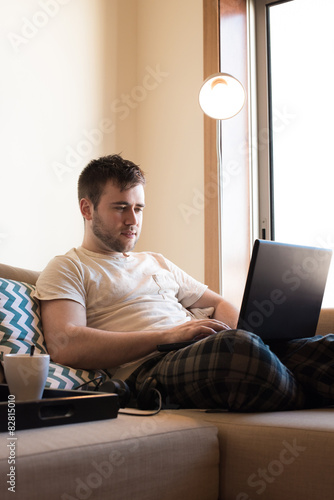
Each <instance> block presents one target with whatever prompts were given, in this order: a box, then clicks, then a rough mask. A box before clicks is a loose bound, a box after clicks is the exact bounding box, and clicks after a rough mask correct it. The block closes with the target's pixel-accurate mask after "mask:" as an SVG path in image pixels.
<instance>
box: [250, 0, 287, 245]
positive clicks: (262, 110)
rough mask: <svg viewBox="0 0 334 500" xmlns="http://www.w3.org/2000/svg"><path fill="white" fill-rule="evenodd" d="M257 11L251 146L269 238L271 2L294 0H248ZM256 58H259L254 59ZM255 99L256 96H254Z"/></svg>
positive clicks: (262, 231) (261, 233)
mask: <svg viewBox="0 0 334 500" xmlns="http://www.w3.org/2000/svg"><path fill="white" fill-rule="evenodd" d="M248 1H249V4H250V6H251V7H250V8H251V9H252V10H253V12H254V15H253V17H252V18H250V19H249V23H250V28H249V29H250V32H251V37H252V38H253V39H255V40H256V42H255V45H254V47H253V50H252V57H251V59H252V60H253V61H254V64H253V71H254V74H255V75H256V76H255V79H256V82H255V85H254V87H255V89H254V91H255V92H256V95H257V96H261V99H259V98H257V99H256V104H255V106H254V107H255V109H256V110H255V113H256V121H257V126H256V130H257V132H256V136H253V137H252V139H251V140H252V150H256V152H257V158H256V160H255V162H256V164H257V169H256V170H257V185H258V193H257V202H256V203H257V206H253V211H254V213H256V212H257V213H258V231H257V237H259V238H262V239H267V240H274V239H275V225H274V213H273V206H274V199H273V196H274V190H273V184H272V182H273V172H272V168H273V161H272V158H273V149H272V133H271V123H272V109H271V100H270V95H271V80H270V52H269V50H268V49H269V37H268V33H269V31H268V30H269V26H268V6H269V5H279V4H282V3H287V2H291V1H294V0H248ZM255 61H256V62H255ZM254 100H255V99H254Z"/></svg>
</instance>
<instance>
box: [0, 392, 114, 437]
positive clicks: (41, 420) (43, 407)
mask: <svg viewBox="0 0 334 500" xmlns="http://www.w3.org/2000/svg"><path fill="white" fill-rule="evenodd" d="M8 396H9V390H8V386H7V384H0V432H6V431H9V429H11V430H13V427H14V430H22V429H34V428H36V427H50V426H52V425H62V424H74V423H78V422H89V421H91V420H104V419H107V418H116V417H117V414H118V410H119V401H118V395H117V394H109V393H98V392H89V391H67V390H63V389H44V392H43V398H42V399H37V400H34V401H21V402H16V401H15V400H13V399H9V398H8ZM12 402H15V407H14V405H13V404H12ZM13 410H14V411H13ZM11 435H13V434H11Z"/></svg>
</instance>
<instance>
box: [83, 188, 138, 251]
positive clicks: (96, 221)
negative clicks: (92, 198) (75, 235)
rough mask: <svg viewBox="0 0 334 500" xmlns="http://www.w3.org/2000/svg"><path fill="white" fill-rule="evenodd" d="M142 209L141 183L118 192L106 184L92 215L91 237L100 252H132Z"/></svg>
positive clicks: (118, 189) (117, 189)
mask: <svg viewBox="0 0 334 500" xmlns="http://www.w3.org/2000/svg"><path fill="white" fill-rule="evenodd" d="M144 206H145V196H144V187H143V186H142V184H137V185H136V186H134V187H132V188H129V189H126V190H124V191H121V190H120V188H119V187H118V186H117V185H116V184H114V183H113V182H112V181H110V182H108V183H107V184H106V186H105V188H104V191H103V193H102V195H101V198H100V202H99V204H98V207H97V209H96V210H94V209H93V213H92V224H91V229H92V233H93V235H92V237H93V239H94V245H95V246H96V249H97V250H98V251H100V252H103V253H104V252H110V251H111V252H122V253H126V252H129V251H131V250H132V249H133V248H134V246H135V244H136V243H137V240H138V238H139V236H140V232H141V226H142V217H143V209H144Z"/></svg>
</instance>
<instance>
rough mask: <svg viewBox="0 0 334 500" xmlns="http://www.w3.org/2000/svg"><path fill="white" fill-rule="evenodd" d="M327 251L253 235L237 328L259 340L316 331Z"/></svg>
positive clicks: (307, 334) (325, 271)
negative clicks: (256, 336)
mask: <svg viewBox="0 0 334 500" xmlns="http://www.w3.org/2000/svg"><path fill="white" fill-rule="evenodd" d="M331 255H332V251H331V250H328V249H324V248H316V247H306V246H299V245H289V244H285V243H278V242H275V241H268V240H256V241H255V243H254V247H253V252H252V258H251V262H250V265H249V271H248V276H247V281H246V286H245V291H244V296H243V300H242V304H241V309H240V316H239V322H238V328H240V329H243V330H247V331H250V332H253V333H255V334H257V335H259V336H260V337H261V338H262V339H263V340H268V341H269V340H272V341H280V340H289V339H293V338H303V337H311V336H313V335H314V334H315V332H316V328H317V323H318V319H319V314H320V309H321V303H322V299H323V294H324V290H325V285H326V280H327V275H328V270H329V265H330V261H331Z"/></svg>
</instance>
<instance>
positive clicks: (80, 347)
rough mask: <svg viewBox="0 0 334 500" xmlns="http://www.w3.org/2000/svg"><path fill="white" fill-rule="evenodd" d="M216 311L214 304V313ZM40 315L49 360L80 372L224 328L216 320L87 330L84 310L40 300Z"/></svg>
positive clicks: (75, 305) (66, 302) (69, 302)
mask: <svg viewBox="0 0 334 500" xmlns="http://www.w3.org/2000/svg"><path fill="white" fill-rule="evenodd" d="M206 293H207V292H205V294H206ZM212 293H213V292H212ZM205 294H204V295H205ZM218 297H219V296H218ZM208 299H209V297H208ZM205 301H206V299H205ZM199 302H201V301H199ZM207 305H210V306H212V305H214V304H212V303H210V304H207ZM196 307H197V306H196ZM198 307H207V306H206V305H204V306H201V305H199V306H198ZM219 308H220V306H219V304H218V303H217V305H216V310H217V313H218V312H219V311H218V309H219ZM41 315H42V324H43V332H44V337H45V341H46V345H47V348H48V351H49V353H50V355H51V358H52V360H53V361H55V362H57V363H60V364H63V365H68V366H72V367H74V368H83V369H84V368H86V369H91V368H100V369H101V368H113V367H117V366H120V365H122V364H124V363H129V362H131V361H136V360H137V359H140V358H142V357H144V356H146V355H148V354H150V353H152V352H154V351H155V350H156V346H157V345H158V344H164V343H168V342H181V341H185V340H192V339H194V338H195V337H197V336H198V335H201V336H208V335H212V334H214V333H216V332H218V331H220V330H222V329H225V325H224V323H223V322H222V321H219V319H207V320H195V321H187V322H186V323H184V324H182V325H179V326H176V327H172V328H168V329H166V330H162V331H161V330H158V331H157V330H150V331H141V332H112V331H105V330H99V329H96V328H90V327H88V326H87V322H86V310H85V308H84V307H83V306H82V305H81V304H79V303H78V302H75V301H73V300H68V299H55V300H41Z"/></svg>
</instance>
